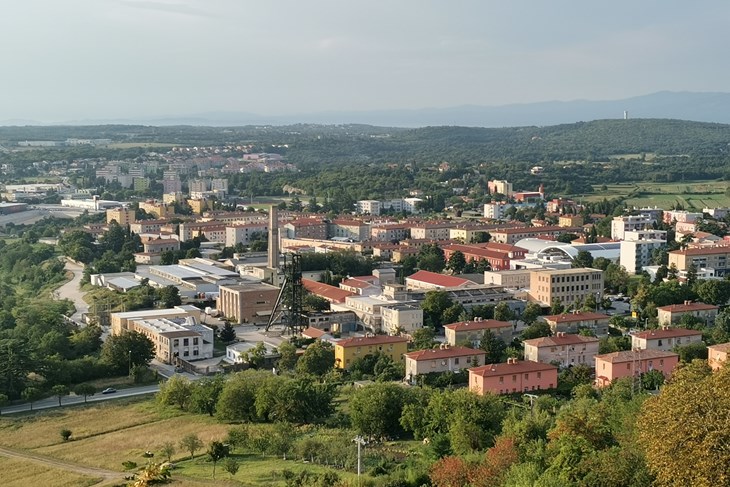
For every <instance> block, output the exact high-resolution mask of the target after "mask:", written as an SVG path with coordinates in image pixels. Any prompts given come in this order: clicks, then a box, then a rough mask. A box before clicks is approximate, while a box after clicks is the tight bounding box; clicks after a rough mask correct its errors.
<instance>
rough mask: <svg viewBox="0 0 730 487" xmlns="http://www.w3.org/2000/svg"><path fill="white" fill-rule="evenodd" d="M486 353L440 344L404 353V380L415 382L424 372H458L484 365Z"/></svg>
mask: <svg viewBox="0 0 730 487" xmlns="http://www.w3.org/2000/svg"><path fill="white" fill-rule="evenodd" d="M485 358H486V353H485V352H484V351H483V350H476V349H473V348H468V347H450V346H443V345H442V346H441V347H440V348H429V349H426V350H417V351H415V352H409V353H407V354H405V366H406V380H407V381H408V382H410V383H415V379H416V377H418V376H419V375H424V374H433V373H443V372H459V371H461V370H464V369H468V368H469V367H479V366H480V365H484V360H485Z"/></svg>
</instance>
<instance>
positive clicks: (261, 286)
mask: <svg viewBox="0 0 730 487" xmlns="http://www.w3.org/2000/svg"><path fill="white" fill-rule="evenodd" d="M219 289H220V291H219V292H220V294H219V295H218V300H217V305H216V308H217V309H218V311H220V313H221V314H222V315H223V316H225V317H227V318H230V319H231V320H232V321H233V322H235V323H266V322H268V320H269V316H270V315H271V313H272V312H273V309H274V303H275V302H276V298H277V296H278V295H279V288H278V287H276V286H272V285H271V284H265V283H253V282H252V283H247V284H238V285H232V286H220V288H219Z"/></svg>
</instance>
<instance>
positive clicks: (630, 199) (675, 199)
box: [573, 180, 730, 210]
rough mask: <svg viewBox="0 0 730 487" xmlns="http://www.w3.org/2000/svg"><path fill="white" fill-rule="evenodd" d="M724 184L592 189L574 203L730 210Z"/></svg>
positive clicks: (658, 184)
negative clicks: (612, 202)
mask: <svg viewBox="0 0 730 487" xmlns="http://www.w3.org/2000/svg"><path fill="white" fill-rule="evenodd" d="M729 188H730V183H728V182H727V181H714V180H713V181H683V182H680V183H677V182H674V183H625V184H608V185H595V186H594V187H593V189H594V192H593V193H592V194H590V195H573V198H574V199H576V200H577V201H582V202H591V201H601V200H603V199H604V198H605V199H609V200H610V199H612V198H618V197H623V198H626V203H627V204H628V205H631V206H637V207H647V206H648V207H654V206H656V207H659V208H664V209H669V208H670V207H671V206H676V205H677V204H680V205H682V206H683V207H684V208H685V209H698V210H702V208H706V207H710V208H712V207H728V206H730V193H729V192H728V189H729Z"/></svg>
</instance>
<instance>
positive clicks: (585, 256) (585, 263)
mask: <svg viewBox="0 0 730 487" xmlns="http://www.w3.org/2000/svg"><path fill="white" fill-rule="evenodd" d="M592 265H593V255H591V253H590V252H588V251H587V250H579V251H578V255H576V256H575V259H573V262H572V267H591V266H592Z"/></svg>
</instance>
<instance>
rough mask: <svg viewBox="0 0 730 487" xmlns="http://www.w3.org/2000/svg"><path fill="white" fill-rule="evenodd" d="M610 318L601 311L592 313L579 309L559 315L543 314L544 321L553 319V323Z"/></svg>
mask: <svg viewBox="0 0 730 487" xmlns="http://www.w3.org/2000/svg"><path fill="white" fill-rule="evenodd" d="M609 318H611V317H610V316H608V315H605V314H603V313H593V312H592V311H581V312H579V313H563V314H559V315H549V316H543V319H544V320H545V321H554V322H555V323H571V322H573V321H585V320H607V319H609Z"/></svg>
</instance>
